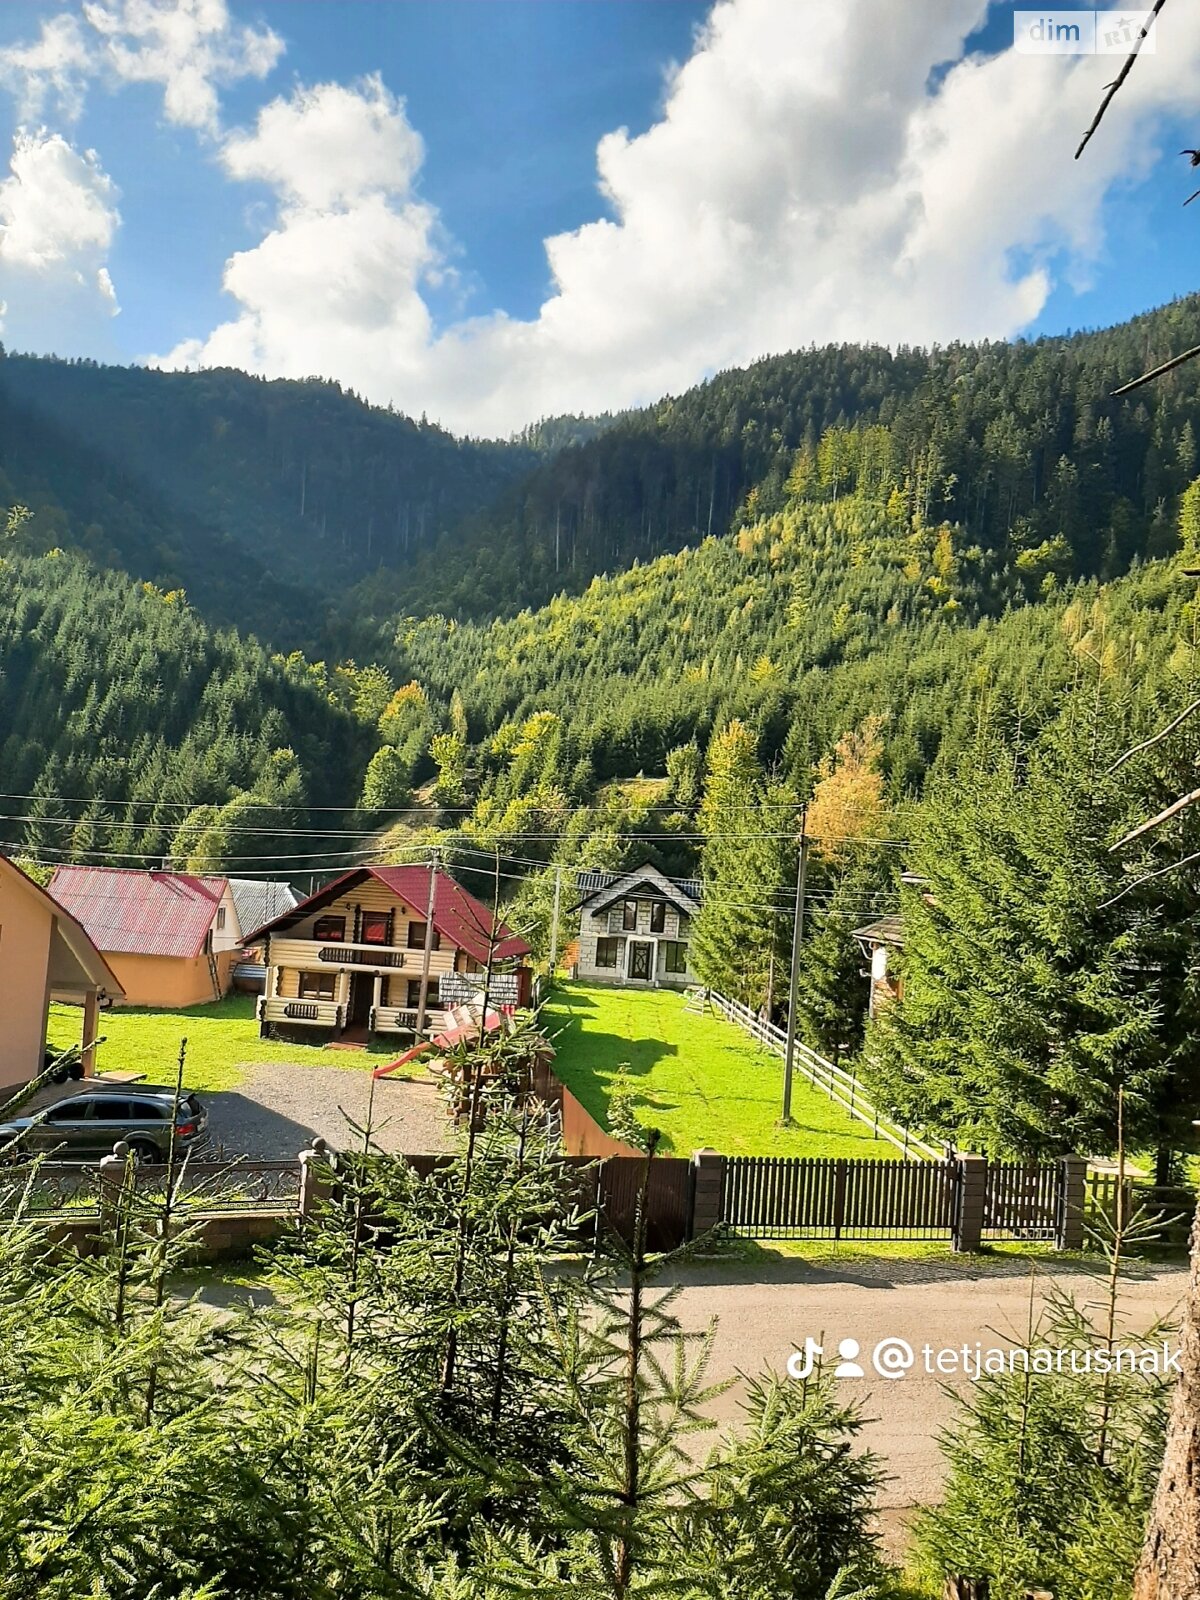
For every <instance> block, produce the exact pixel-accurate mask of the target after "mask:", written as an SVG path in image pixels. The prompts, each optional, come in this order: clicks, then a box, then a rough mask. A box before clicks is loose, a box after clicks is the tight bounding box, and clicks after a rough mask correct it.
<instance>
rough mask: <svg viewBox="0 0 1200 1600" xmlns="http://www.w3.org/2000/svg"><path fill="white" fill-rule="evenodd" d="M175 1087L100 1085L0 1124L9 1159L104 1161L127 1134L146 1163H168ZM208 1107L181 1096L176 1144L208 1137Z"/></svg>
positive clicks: (1, 1142)
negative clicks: (118, 1141) (8, 1146)
mask: <svg viewBox="0 0 1200 1600" xmlns="http://www.w3.org/2000/svg"><path fill="white" fill-rule="evenodd" d="M174 1099H175V1091H174V1089H164V1088H161V1087H159V1086H158V1085H156V1084H144V1083H139V1084H113V1085H112V1086H111V1087H108V1088H101V1087H100V1086H99V1085H96V1086H93V1087H92V1088H89V1089H84V1090H81V1091H80V1092H79V1093H78V1094H73V1095H71V1096H70V1098H69V1099H66V1100H59V1101H57V1102H56V1103H55V1104H54V1105H52V1106H47V1107H45V1108H44V1109H43V1110H41V1111H38V1112H31V1113H30V1114H29V1115H28V1116H24V1117H13V1118H12V1119H11V1120H10V1121H8V1122H4V1123H0V1149H3V1147H4V1146H5V1145H9V1144H11V1142H12V1141H13V1140H15V1141H16V1143H15V1144H12V1148H11V1149H9V1150H8V1152H7V1155H8V1159H9V1160H12V1159H14V1158H16V1159H18V1160H19V1159H20V1158H21V1156H23V1155H31V1156H33V1155H39V1156H46V1157H48V1158H49V1159H50V1160H52V1161H99V1160H100V1159H101V1157H102V1156H106V1155H108V1154H109V1153H110V1152H111V1150H112V1147H113V1145H114V1144H116V1142H117V1140H118V1139H124V1140H125V1142H126V1143H127V1144H128V1146H129V1148H130V1149H131V1150H132V1151H133V1155H134V1159H135V1160H136V1161H137V1162H138V1163H139V1164H141V1165H146V1166H149V1165H151V1164H152V1163H154V1162H164V1161H166V1159H167V1152H168V1149H169V1147H170V1142H171V1107H172V1105H173V1103H174ZM207 1128H208V1112H207V1111H205V1109H204V1107H203V1106H202V1105H201V1104H200V1102H199V1100H197V1098H196V1096H195V1095H194V1094H184V1095H182V1096H181V1098H180V1101H179V1118H178V1121H177V1122H176V1124H175V1149H176V1151H177V1152H179V1153H182V1152H184V1151H186V1150H187V1149H188V1148H189V1147H190V1146H192V1145H194V1144H195V1143H196V1142H197V1141H198V1140H199V1139H202V1138H203V1137H204V1134H205V1131H206V1130H207Z"/></svg>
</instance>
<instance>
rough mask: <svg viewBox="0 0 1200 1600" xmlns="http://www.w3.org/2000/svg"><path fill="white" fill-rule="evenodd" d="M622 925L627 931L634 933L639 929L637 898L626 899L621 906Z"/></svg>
mask: <svg viewBox="0 0 1200 1600" xmlns="http://www.w3.org/2000/svg"><path fill="white" fill-rule="evenodd" d="M621 926H622V927H623V928H624V929H625V932H626V933H633V932H635V931H636V930H637V901H636V900H626V902H625V904H624V905H623V906H622V907H621Z"/></svg>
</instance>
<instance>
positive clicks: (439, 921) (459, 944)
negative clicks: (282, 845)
mask: <svg viewBox="0 0 1200 1600" xmlns="http://www.w3.org/2000/svg"><path fill="white" fill-rule="evenodd" d="M430 871H431V868H429V867H355V868H354V869H353V871H351V872H345V873H343V874H342V876H341V877H340V878H335V879H334V881H333V882H332V883H327V884H326V885H325V887H324V888H323V889H318V890H317V892H316V894H313V895H310V896H309V897H308V899H307V900H302V901H301V902H300V904H299V905H298V906H295V907H294V908H293V909H292V910H291V911H285V912H284V913H283V915H282V916H278V917H276V918H275V919H274V921H272V922H268V923H265V924H264V925H263V926H262V927H261V928H255V929H254V932H253V933H252V934H250V933H248V934H247V935H246V938H245V941H244V942H246V943H249V942H250V941H251V940H252V939H253V938H254V937H255V936H256V935H258V934H260V933H266V932H267V931H268V930H274V929H277V928H287V927H290V926H293V925H294V924H295V923H297V922H300V921H301V920H302V919H303V918H304V917H306V916H308V915H310V913H311V912H313V911H315V910H316V909H317V908H318V907H319V906H321V905H325V904H328V902H329V901H330V900H334V899H336V898H337V896H338V895H339V894H342V893H343V892H344V891H345V890H346V889H347V888H348V887H349V885H350V884H352V883H354V882H356V881H358V880H361V879H362V878H367V877H371V878H378V879H379V881H380V882H381V883H384V884H386V885H387V887H388V888H389V889H391V890H392V892H393V893H394V894H396V895H398V896H399V897H400V899H401V900H403V901H404V903H405V904H406V905H407V906H409V907H411V909H412V910H413V911H414V912H415V913H416V915H417V916H418V917H419V918H420V919H421V920H424V917H425V913H426V910H427V909H428V906H429V874H430ZM433 925H434V927H435V928H436V929H437V931H438V933H439V934H441V936H442V938H443V939H445V940H447V941H448V942H449V943H450V944H452V945H453V946H454V947H455V949H456V950H465V951H466V952H467V954H468V955H469V956H471V957H473V959H474V960H476V961H478V962H479V963H480V964H481V965H482V964H484V963H486V961H487V958H488V933H489V931H490V929H491V926H492V913H491V912H490V911H489V910H488V908H487V907H486V906H485V905H483V904H481V902H480V901H478V900H476V898H475V896H474V895H473V894H468V892H467V891H466V889H464V888H463V886H462V884H461V883H458V882H456V881H455V879H453V878H452V877H451V876H450V874H449V873H448V872H438V874H437V883H436V885H435V888H434V901H433ZM498 931H499V932H500V934H501V935H502V939H501V943H500V944H499V945H498V946H497V947H496V954H497V956H499V957H500V958H501V959H502V960H503V959H511V958H513V957H514V956H517V957H519V956H527V955H528V954H529V953H530V949H529V946H528V945H527V944H526V942H525V940H524V939H520V938H518V937H517V936H516V934H514V933H512V932H511V930H510V929H509V928H507V927H506V926H505V925H504V923H501V924H500V928H499V930H498Z"/></svg>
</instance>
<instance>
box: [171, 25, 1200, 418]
mask: <svg viewBox="0 0 1200 1600" xmlns="http://www.w3.org/2000/svg"><path fill="white" fill-rule="evenodd" d="M985 11H986V5H985V0H939V4H937V5H936V6H933V5H930V6H921V7H905V8H904V25H903V26H898V25H897V8H896V4H895V0H839V3H838V4H837V5H821V6H816V5H800V4H796V3H791V4H780V3H779V0H720V3H718V4H717V5H716V6H715V7H714V9H713V11H712V13H711V15H710V17H709V20H708V22H707V24H706V26H705V27H704V28H703V30H702V31H701V32H700V33H699V35H698V36H697V40H696V44H695V48H694V50H693V52H692V55H691V56H690V58H689V59H688V60H687V61H686V62H685V63H684V64H683V65H682V66H681V67H680V68H679V69H678V70H677V71H676V72H675V73H674V74H673V76H672V78H671V80H670V82H669V83H668V84H667V86H666V94H665V99H664V105H663V110H662V112H661V114H660V116H659V118H658V120H657V121H656V122H655V123H654V124H653V126H651V127H650V128H649V129H648V130H647V131H646V132H644V133H642V134H640V135H638V136H636V137H631V136H630V135H629V133H628V132H627V131H625V130H617V131H615V132H613V133H610V134H608V135H607V136H606V137H605V138H604V139H602V140H601V141H600V144H599V147H598V149H597V172H598V186H599V190H600V193H601V195H602V197H603V201H604V206H603V208H601V207H598V213H599V212H600V211H601V209H603V210H604V211H605V212H606V213H607V214H598V215H597V218H596V220H594V221H591V222H589V223H587V224H585V225H584V226H582V227H580V228H578V229H575V230H574V231H572V232H569V233H564V234H560V235H558V236H557V237H554V238H551V239H549V240H547V241H546V253H547V261H548V265H549V269H550V275H551V288H550V291H549V293H548V295H547V297H546V300H545V302H544V304H543V305H542V307H541V308H540V311H539V313H538V315H537V316H536V317H534V318H531V319H529V320H517V319H513V318H510V317H507V316H505V315H503V314H492V315H487V316H479V317H475V318H466V319H464V320H461V321H459V322H457V323H453V324H451V325H450V326H448V327H441V328H439V327H437V326H436V324H435V322H434V319H433V318H432V316H431V314H430V312H429V293H428V291H429V285H430V284H431V283H432V282H434V281H435V280H436V278H437V275H438V274H439V273H440V272H441V271H443V270H444V266H445V262H444V241H443V240H442V239H441V237H440V234H439V229H438V225H437V216H436V213H435V211H434V210H433V209H432V207H431V206H430V205H429V204H428V202H426V201H424V200H423V199H422V198H421V196H420V195H419V193H418V192H417V190H416V188H415V183H416V180H417V176H418V168H419V163H420V158H421V145H420V140H419V138H418V136H417V134H416V132H415V131H414V130H413V129H412V128H411V126H410V125H409V123H408V120H407V117H406V115H405V111H404V106H403V103H402V102H400V101H398V100H396V99H394V98H393V97H391V96H390V95H389V94H388V92H387V91H386V89H385V88H384V87H383V85H382V83H381V82H380V81H379V80H378V79H377V78H376V79H370V80H367V81H366V82H365V83H362V84H359V85H356V86H353V87H350V88H347V87H345V86H338V85H323V86H320V87H318V88H315V89H306V90H299V91H297V92H296V93H295V94H293V95H292V96H291V97H290V98H286V99H280V100H276V101H274V102H272V104H271V105H269V106H267V107H266V108H264V110H263V111H262V112H261V113H260V116H259V118H258V121H257V124H256V126H255V127H254V128H253V129H251V130H249V131H248V132H244V133H238V134H236V135H233V136H231V137H230V138H229V139H228V140H227V141H226V143H225V145H224V146H223V161H224V164H225V166H226V169H227V171H228V172H229V174H230V176H231V177H235V178H240V179H247V180H257V181H262V182H266V183H268V184H270V185H271V186H272V187H273V188H274V189H275V191H276V194H277V196H278V207H277V212H276V216H275V218H274V221H273V222H272V223H271V224H270V226H269V228H268V230H267V232H266V235H265V237H264V238H263V240H262V241H261V243H259V244H258V245H257V246H255V247H254V248H252V249H250V250H246V251H243V252H241V253H239V254H238V255H236V256H234V257H232V258H231V260H230V261H229V262H228V263H227V265H226V270H225V276H224V287H225V289H226V290H227V292H228V293H229V295H230V296H231V298H232V300H233V302H234V306H235V309H234V312H233V314H232V315H231V317H230V318H229V319H228V320H227V321H225V322H224V323H222V324H221V325H220V326H219V327H217V328H215V329H213V330H211V331H210V332H208V333H207V334H198V335H197V336H196V337H194V338H192V339H189V340H188V341H186V342H185V343H184V344H182V345H180V346H179V347H177V348H176V349H175V350H174V351H172V352H171V353H170V354H169V355H168V356H166V357H164V358H162V359H163V361H164V363H165V364H173V365H181V364H197V363H199V364H216V363H222V364H230V365H238V366H244V367H247V368H249V369H251V370H254V371H258V372H264V373H268V374H278V375H286V376H303V375H305V374H308V373H316V372H319V373H322V374H324V375H327V376H330V377H334V378H338V379H340V380H341V381H343V382H345V383H347V384H349V385H351V386H352V387H354V388H356V389H357V390H359V391H360V392H363V393H365V394H366V395H367V396H369V397H370V398H372V399H374V400H376V401H380V402H388V401H390V402H394V403H395V404H396V405H397V406H400V407H402V408H403V409H405V410H408V411H410V412H421V411H426V412H428V413H429V414H430V415H431V416H434V417H438V418H439V419H441V420H442V421H444V422H446V423H447V424H449V425H450V426H453V427H456V428H458V429H463V430H470V431H475V432H490V433H494V432H501V433H502V432H507V431H509V430H510V429H512V428H515V427H518V426H520V425H521V424H522V423H523V422H525V421H527V420H529V419H530V418H533V417H536V416H538V415H542V414H546V413H552V412H558V411H566V410H583V411H594V410H599V409H607V408H613V407H618V406H622V405H628V404H634V403H637V402H641V401H645V400H648V399H651V398H653V397H655V396H657V395H659V394H661V393H663V392H666V391H669V390H679V389H681V388H683V387H685V386H687V385H689V384H691V383H694V382H696V381H697V380H698V379H700V378H701V377H703V376H704V375H705V374H706V373H708V372H711V371H713V370H714V369H717V368H720V367H723V366H728V365H732V364H739V363H743V362H746V361H749V360H752V359H754V358H755V357H757V356H760V355H763V354H766V353H769V352H773V351H782V350H787V349H792V348H795V347H797V346H801V345H805V344H808V343H809V342H824V341H828V340H872V339H874V340H879V341H882V342H885V343H889V344H898V343H916V342H929V341H935V340H947V339H952V338H964V339H966V338H978V337H985V336H993V337H1003V336H1007V335H1011V334H1013V333H1015V332H1018V331H1019V330H1021V329H1022V328H1024V327H1026V326H1028V324H1029V322H1030V321H1031V320H1032V319H1033V318H1034V317H1036V316H1037V314H1038V312H1039V310H1040V309H1041V307H1042V306H1043V304H1044V303H1045V300H1046V297H1047V295H1048V294H1049V292H1050V290H1051V288H1052V287H1053V284H1054V282H1055V281H1056V280H1057V278H1059V277H1061V276H1064V275H1065V276H1068V277H1070V278H1072V279H1073V278H1075V277H1077V276H1078V275H1080V274H1081V273H1084V272H1086V269H1087V266H1088V263H1089V262H1091V261H1092V260H1093V259H1094V258H1095V257H1096V256H1097V254H1098V252H1099V251H1100V250H1101V249H1102V248H1103V247H1104V245H1105V241H1104V238H1103V202H1104V199H1105V197H1106V195H1107V194H1108V193H1109V191H1110V190H1111V189H1112V188H1113V186H1114V185H1118V184H1121V183H1125V182H1128V181H1130V180H1132V179H1135V178H1136V177H1138V176H1139V175H1140V174H1141V173H1142V172H1143V171H1144V170H1145V169H1146V167H1147V166H1148V164H1149V163H1150V162H1151V160H1152V159H1153V158H1154V157H1155V155H1156V153H1157V152H1156V150H1155V143H1154V141H1155V132H1156V127H1157V126H1158V125H1159V124H1160V123H1161V120H1162V118H1163V117H1164V115H1165V114H1168V113H1172V112H1175V111H1177V110H1179V109H1181V108H1188V109H1190V108H1191V107H1193V106H1194V105H1195V102H1196V98H1197V94H1198V92H1200V8H1190V9H1185V10H1180V11H1179V12H1178V13H1177V14H1176V15H1175V17H1174V18H1173V19H1172V20H1171V24H1170V30H1169V37H1168V36H1167V34H1166V33H1164V34H1163V35H1162V37H1161V38H1160V42H1159V52H1158V54H1157V55H1154V56H1146V57H1144V58H1143V60H1142V61H1141V62H1139V64H1138V68H1137V70H1136V72H1135V73H1134V74H1133V75H1132V76H1131V78H1130V79H1129V82H1128V83H1127V85H1126V87H1125V89H1124V90H1123V91H1122V95H1121V98H1120V100H1119V102H1118V103H1117V105H1116V106H1115V107H1114V110H1113V112H1112V114H1111V115H1110V117H1109V119H1108V120H1107V122H1106V123H1105V125H1104V126H1103V127H1102V129H1101V131H1100V134H1099V135H1098V137H1097V138H1096V140H1095V141H1094V142H1093V144H1092V146H1091V147H1090V148H1089V150H1088V153H1087V156H1086V157H1085V159H1084V160H1083V161H1081V162H1074V161H1073V160H1072V155H1073V152H1074V148H1075V145H1076V143H1077V141H1078V136H1079V132H1080V130H1081V129H1082V128H1083V127H1084V126H1085V125H1086V123H1087V122H1088V120H1089V119H1090V116H1091V113H1092V111H1093V110H1094V108H1095V105H1096V103H1097V101H1098V98H1099V95H1100V93H1101V92H1102V88H1103V84H1104V82H1105V81H1106V78H1105V75H1106V73H1107V74H1108V75H1109V76H1111V62H1106V59H1105V58H1102V57H1046V58H1037V57H1029V56H1023V55H1017V54H1015V53H1014V52H1011V51H1006V52H1004V53H1001V54H998V55H995V56H992V57H988V58H983V57H966V56H964V41H965V40H966V38H967V37H968V36H969V34H970V33H971V32H972V30H973V29H974V28H975V27H976V26H977V25H978V24H979V23H980V22H981V21H982V20H983V17H984V14H985ZM947 63H949V65H948V66H946V64H947ZM937 66H942V67H945V70H944V71H942V72H940V73H938V74H934V75H932V76H931V73H932V69H933V68H934V67H937ZM482 158H483V157H482V156H481V159H482Z"/></svg>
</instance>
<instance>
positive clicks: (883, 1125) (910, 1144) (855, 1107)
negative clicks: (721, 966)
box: [708, 989, 947, 1161]
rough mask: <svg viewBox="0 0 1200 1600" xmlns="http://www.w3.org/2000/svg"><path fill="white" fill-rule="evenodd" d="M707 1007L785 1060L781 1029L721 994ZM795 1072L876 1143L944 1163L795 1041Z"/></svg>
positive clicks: (846, 1077)
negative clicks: (860, 1124) (853, 1119)
mask: <svg viewBox="0 0 1200 1600" xmlns="http://www.w3.org/2000/svg"><path fill="white" fill-rule="evenodd" d="M708 999H709V1001H710V1003H711V1004H712V1005H713V1006H714V1007H715V1008H716V1010H718V1011H719V1012H720V1013H721V1015H722V1016H725V1017H728V1018H729V1020H730V1022H735V1023H736V1024H737V1026H738V1027H739V1028H741V1029H743V1030H744V1032H746V1033H748V1034H749V1035H750V1036H751V1038H753V1039H757V1040H758V1042H759V1043H760V1044H762V1045H765V1046H766V1048H767V1049H768V1050H773V1051H774V1052H775V1054H776V1055H779V1056H786V1054H787V1034H786V1032H785V1031H784V1029H782V1028H777V1027H776V1026H775V1025H774V1023H771V1022H766V1021H764V1020H763V1018H762V1017H760V1016H759V1015H758V1013H757V1012H754V1011H751V1010H750V1008H749V1006H744V1005H742V1004H740V1002H738V1001H737V1000H727V999H726V998H725V996H724V995H723V994H717V993H715V991H713V990H712V989H710V990H709V991H708ZM793 1061H794V1065H795V1070H796V1071H797V1072H799V1073H800V1074H801V1075H802V1076H803V1077H805V1078H807V1080H808V1081H809V1083H811V1084H812V1086H813V1088H814V1089H820V1090H821V1092H822V1093H823V1094H827V1095H828V1096H829V1098H830V1099H831V1100H832V1101H833V1102H834V1103H835V1104H836V1105H840V1106H841V1107H842V1108H843V1110H845V1111H848V1112H849V1113H850V1115H851V1116H852V1117H857V1118H858V1120H859V1121H860V1122H865V1123H866V1124H867V1126H868V1127H869V1128H870V1129H871V1131H872V1132H873V1133H874V1134H875V1136H876V1138H878V1139H886V1140H888V1142H889V1143H890V1144H894V1145H895V1146H896V1149H897V1150H899V1151H900V1152H901V1154H902V1155H903V1156H905V1158H906V1159H907V1160H909V1161H944V1160H945V1159H946V1154H947V1151H946V1148H945V1146H943V1145H932V1144H928V1143H926V1141H925V1140H924V1139H921V1138H919V1137H918V1136H917V1135H916V1134H915V1133H913V1131H912V1130H911V1129H910V1128H905V1127H903V1126H902V1125H901V1124H900V1123H898V1122H893V1121H892V1119H891V1118H890V1117H888V1116H885V1115H884V1113H883V1112H882V1111H880V1110H879V1109H878V1108H877V1107H876V1106H875V1105H873V1104H872V1102H871V1100H870V1099H868V1097H867V1094H866V1091H865V1090H864V1089H863V1086H862V1084H861V1083H860V1082H859V1081H858V1079H857V1078H856V1077H855V1076H854V1075H853V1073H850V1072H847V1071H846V1070H845V1068H843V1067H839V1066H836V1065H835V1064H834V1063H833V1062H832V1061H827V1060H826V1059H825V1057H824V1056H820V1055H818V1054H817V1052H816V1051H815V1050H810V1049H809V1047H808V1046H807V1045H806V1044H801V1042H800V1040H799V1039H797V1040H796V1044H795V1055H794V1057H793Z"/></svg>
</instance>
